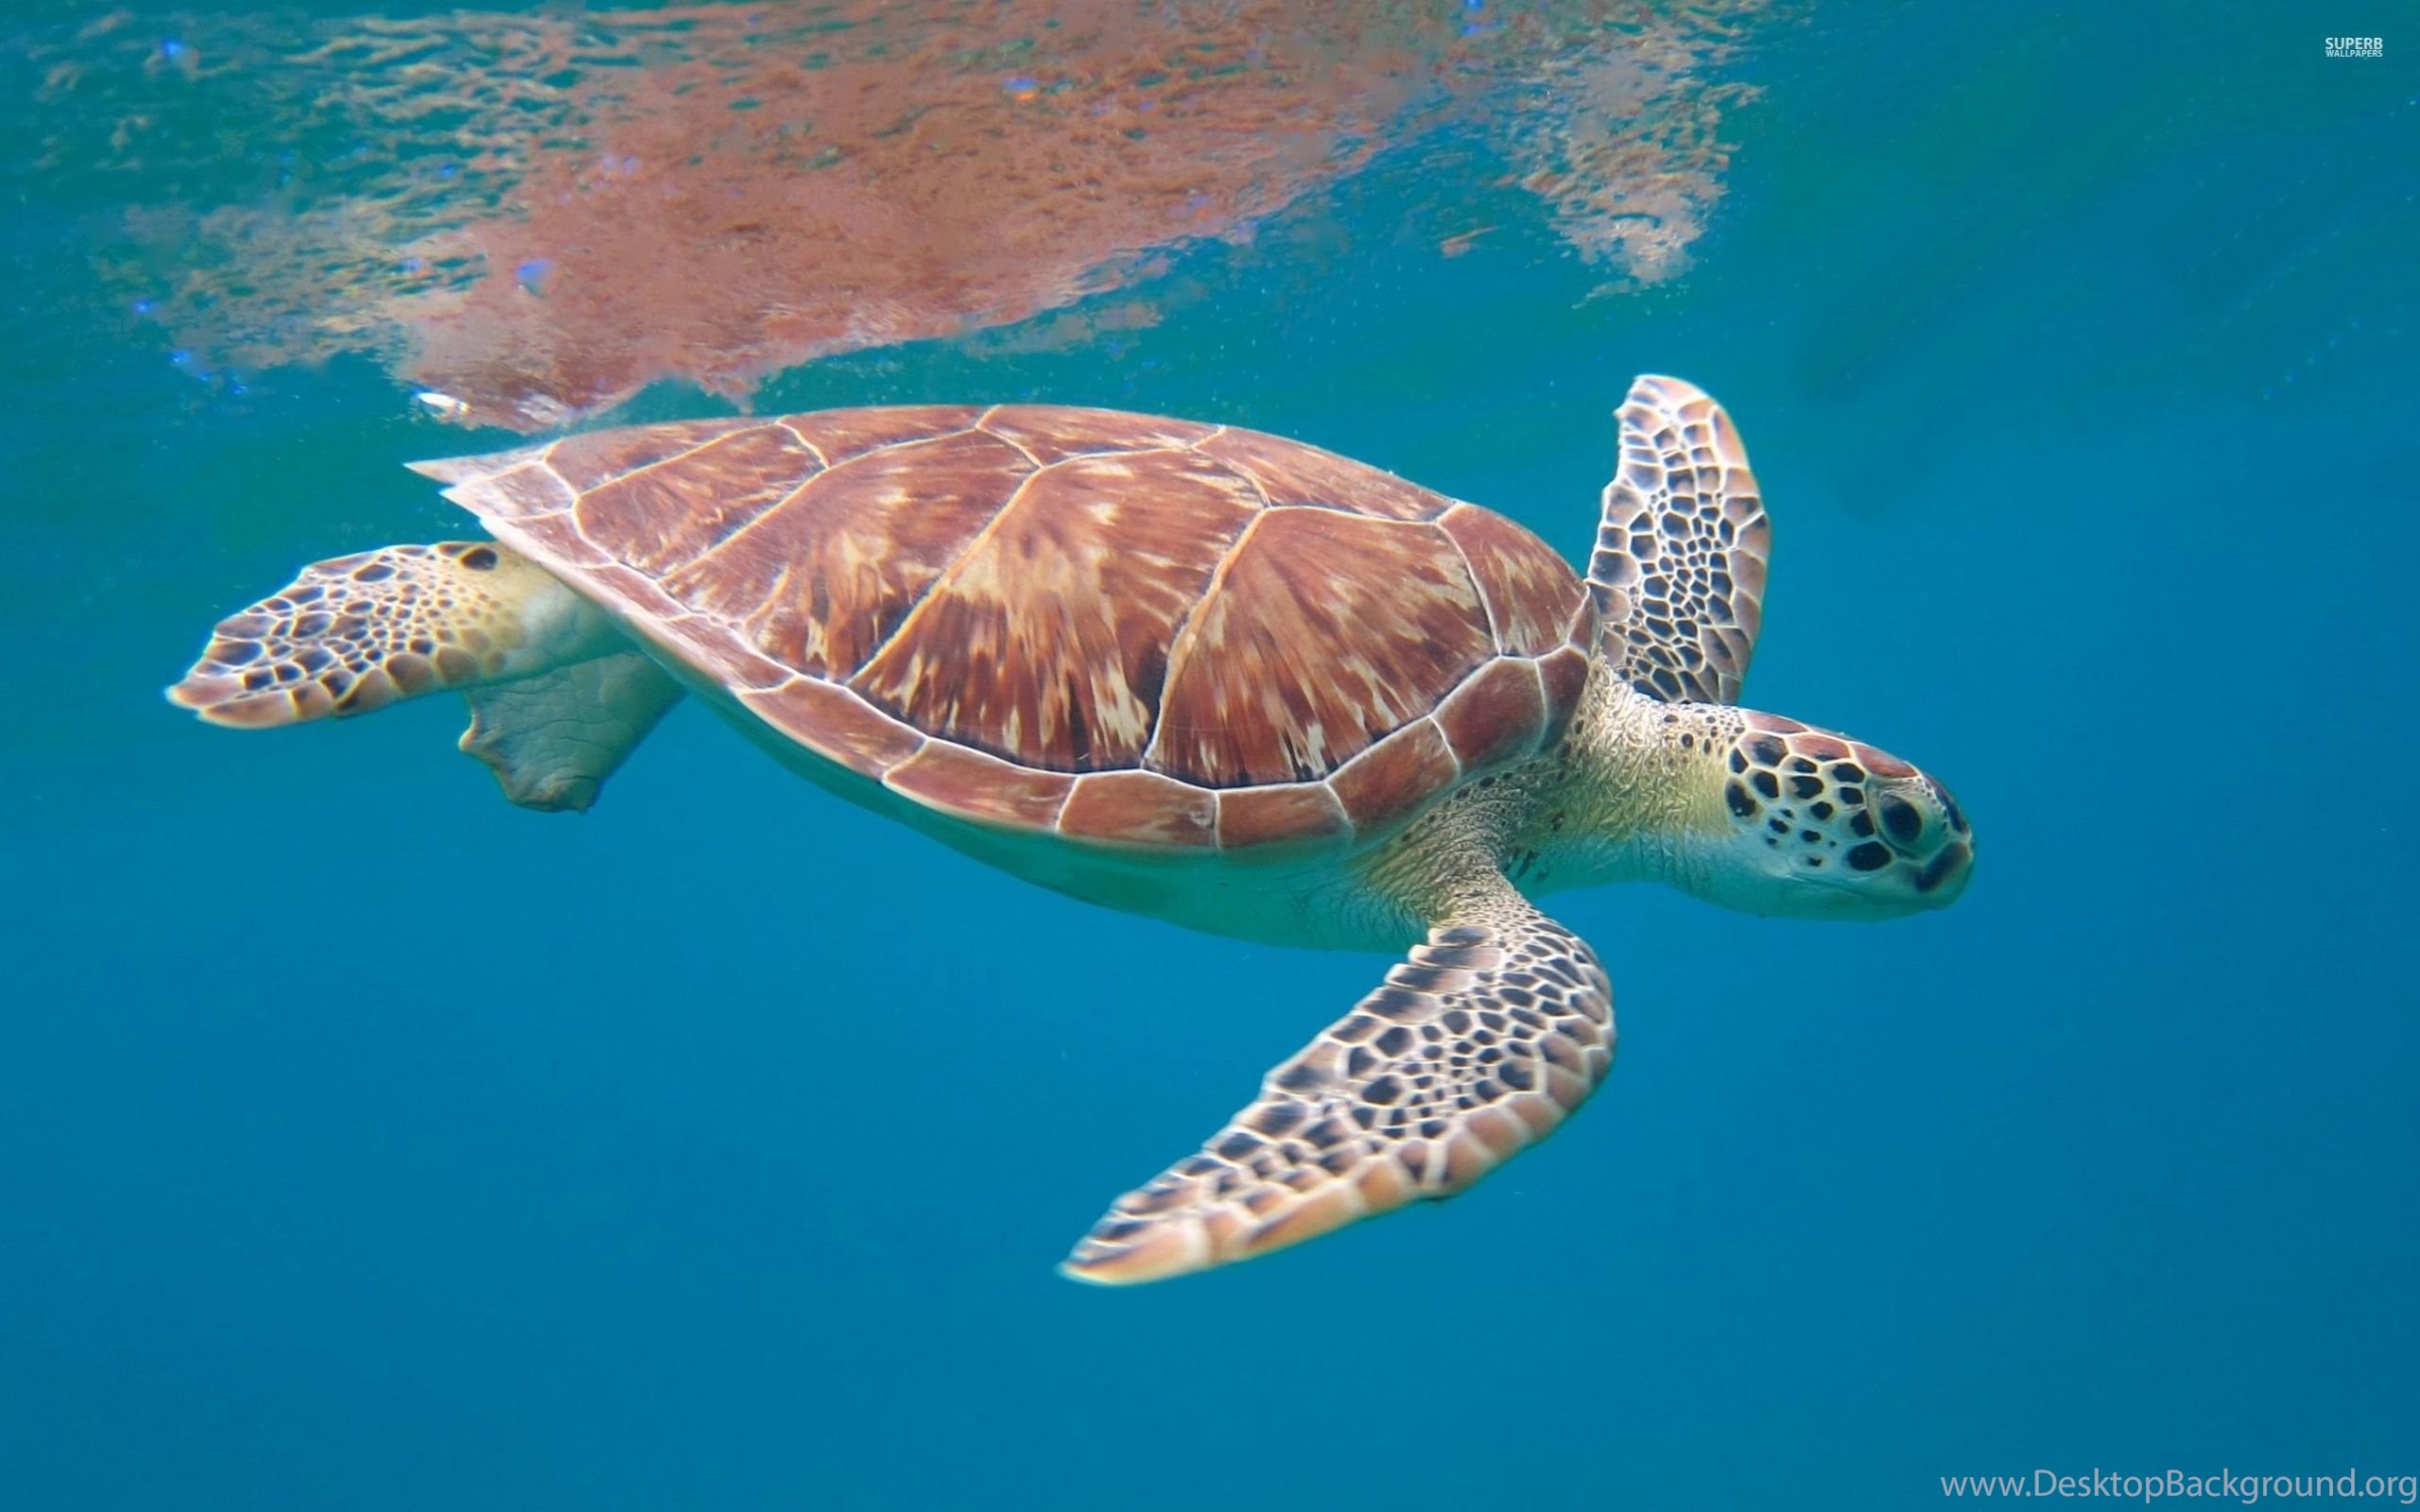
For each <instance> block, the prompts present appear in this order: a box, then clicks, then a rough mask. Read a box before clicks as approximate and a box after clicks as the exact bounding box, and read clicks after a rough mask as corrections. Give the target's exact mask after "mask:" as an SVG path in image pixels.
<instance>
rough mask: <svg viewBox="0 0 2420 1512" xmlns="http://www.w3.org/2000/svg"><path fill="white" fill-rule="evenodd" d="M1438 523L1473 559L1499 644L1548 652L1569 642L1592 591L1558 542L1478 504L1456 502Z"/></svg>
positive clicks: (1526, 652)
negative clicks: (1554, 543)
mask: <svg viewBox="0 0 2420 1512" xmlns="http://www.w3.org/2000/svg"><path fill="white" fill-rule="evenodd" d="M1437 524H1438V527H1439V528H1440V529H1442V530H1443V531H1444V532H1445V534H1447V535H1448V536H1451V537H1452V538H1453V540H1454V544H1456V545H1457V546H1459V547H1461V552H1462V558H1463V559H1464V560H1465V561H1467V562H1469V563H1470V570H1471V576H1472V577H1473V578H1474V579H1475V580H1477V582H1478V589H1479V593H1480V594H1481V595H1482V596H1484V597H1485V599H1486V601H1487V611H1488V616H1489V618H1490V620H1491V622H1492V623H1493V624H1494V625H1495V639H1496V644H1497V646H1498V648H1499V649H1501V650H1503V651H1504V652H1505V653H1506V654H1508V655H1512V656H1543V655H1545V654H1546V653H1547V652H1548V651H1551V650H1553V649H1554V648H1555V647H1556V646H1558V645H1560V644H1563V643H1564V640H1565V639H1566V638H1567V637H1568V636H1569V634H1570V627H1571V620H1572V615H1573V614H1574V612H1575V611H1577V610H1579V609H1580V608H1581V606H1582V604H1583V603H1584V601H1585V600H1586V597H1587V591H1586V589H1585V588H1584V587H1583V586H1582V583H1581V581H1580V575H1579V574H1578V573H1575V572H1573V571H1572V570H1571V564H1570V563H1569V562H1566V561H1564V559H1563V558H1561V557H1560V556H1558V555H1556V554H1555V550H1554V548H1553V547H1551V546H1549V545H1547V543H1546V542H1545V541H1540V540H1539V539H1538V538H1537V537H1535V536H1533V535H1531V534H1530V532H1528V531H1526V530H1524V529H1522V528H1521V527H1520V526H1519V525H1516V524H1513V522H1512V521H1510V520H1507V519H1505V518H1504V517H1503V516H1502V515H1500V514H1495V513H1492V512H1491V511H1489V510H1486V509H1481V508H1478V507H1475V506H1473V505H1467V504H1458V505H1456V506H1455V507H1453V508H1452V509H1451V510H1449V511H1447V512H1446V514H1445V515H1444V516H1443V518H1442V519H1440V520H1439V521H1438V522H1437Z"/></svg>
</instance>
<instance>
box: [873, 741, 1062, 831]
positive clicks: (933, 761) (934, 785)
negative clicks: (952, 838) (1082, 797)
mask: <svg viewBox="0 0 2420 1512" xmlns="http://www.w3.org/2000/svg"><path fill="white" fill-rule="evenodd" d="M882 781H883V785H884V786H885V787H888V788H890V789H891V790H892V791H893V792H897V793H905V794H906V795H908V797H909V798H912V799H916V800H917V801H919V802H921V803H925V804H927V805H929V806H930V807H933V808H937V809H940V810H941V811H942V812H943V813H945V814H955V815H957V816H959V817H961V818H969V819H976V820H978V821H981V822H984V823H988V824H1005V825H1013V826H1016V827H1018V828H1020V829H1029V830H1042V829H1047V828H1049V826H1050V824H1051V823H1052V821H1054V820H1055V819H1057V818H1058V817H1059V811H1060V809H1062V808H1063V807H1064V806H1065V804H1066V802H1067V794H1068V792H1069V790H1070V789H1072V788H1073V787H1074V786H1075V785H1076V779H1074V778H1073V777H1070V776H1068V775H1067V774H1066V773H1064V772H1037V771H1035V770H1034V769H1033V768H1032V767H1030V766H1019V765H1015V764H1014V763H1011V762H1004V761H1002V760H1000V759H999V758H998V757H996V756H987V755H985V754H983V752H981V751H979V750H969V749H967V748H966V747H963V746H953V745H951V744H950V743H949V742H947V741H942V740H928V741H926V742H925V744H924V746H923V747H921V748H920V749H918V750H917V752H916V753H915V754H914V755H912V756H910V757H908V759H907V760H906V761H904V762H901V763H900V764H899V765H896V766H894V767H892V768H890V771H889V772H887V773H885V774H884V776H883V780H882Z"/></svg>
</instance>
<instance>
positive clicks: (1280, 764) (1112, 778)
mask: <svg viewBox="0 0 2420 1512" xmlns="http://www.w3.org/2000/svg"><path fill="white" fill-rule="evenodd" d="M416 467H417V470H418V471H419V472H423V473H426V474H427V475H429V476H431V477H434V478H437V479H439V480H441V481H442V482H444V483H446V484H448V485H450V487H449V488H448V489H447V490H446V493H447V497H449V498H451V499H453V500H454V501H456V502H457V503H458V504H460V505H462V506H463V507H466V508H468V509H470V510H471V511H472V512H473V513H474V514H476V515H477V516H479V518H480V519H481V520H482V521H483V522H484V523H485V524H487V525H488V527H489V528H490V529H491V530H492V531H493V533H494V534H495V536H496V537H497V539H498V540H500V541H504V542H505V543H506V544H507V545H509V546H511V547H513V548H515V549H516V550H519V551H521V552H523V553H524V554H526V555H527V556H528V557H529V558H532V559H533V560H535V561H536V562H537V563H538V564H539V565H541V566H543V567H544V568H545V569H546V570H547V571H548V572H550V573H552V574H554V575H555V576H557V577H559V578H561V579H562V580H563V581H564V582H566V583H568V584H570V585H571V586H572V587H573V588H575V589H577V590H579V592H581V593H586V594H588V595H589V596H591V597H592V598H594V599H596V601H597V602H599V603H600V604H602V605H604V606H605V607H606V608H607V609H608V610H612V611H613V612H614V613H615V614H616V615H617V616H618V617H619V618H620V619H621V620H622V621H623V622H624V623H625V624H627V625H629V626H630V627H631V628H632V629H633V630H634V631H635V632H637V633H638V634H640V635H642V636H644V637H645V638H647V639H648V640H649V641H651V642H652V643H653V644H655V645H656V646H657V647H658V648H659V649H660V650H662V651H664V652H665V653H666V654H668V655H669V656H671V657H673V658H675V659H677V660H679V661H681V662H683V663H685V664H686V665H687V666H689V667H690V668H691V669H692V670H693V671H695V672H696V673H697V674H698V675H699V676H700V677H701V678H703V679H706V680H707V681H709V682H714V683H719V684H720V685H722V686H723V687H725V688H727V689H728V690H730V692H731V693H732V695H733V696H735V698H736V699H737V700H738V702H739V703H740V704H741V705H742V706H744V707H745V708H746V709H747V710H749V711H750V712H752V713H754V714H755V715H756V716H758V717H759V718H761V719H763V720H764V721H765V722H766V723H767V724H768V725H769V726H771V727H772V728H773V729H774V730H778V731H780V732H781V733H782V734H784V735H786V736H787V737H788V738H790V739H792V740H794V741H796V742H798V743H799V744H800V745H802V746H804V747H807V748H808V749H810V750H812V751H814V752H816V753H817V754H819V755H821V756H822V757H824V758H826V759H828V760H830V761H833V762H835V763H838V765H841V766H844V767H846V768H848V769H850V770H852V771H855V772H856V773H858V774H860V775H862V776H864V777H866V778H868V779H871V780H873V781H874V782H880V783H882V784H883V785H885V786H886V787H888V788H890V789H891V790H892V791H894V792H897V793H899V794H901V795H903V796H905V797H907V798H909V799H914V800H916V801H918V802H921V803H923V804H925V805H927V806H928V807H930V808H933V809H935V810H938V811H940V812H942V813H944V814H947V815H951V816H956V817H959V818H963V819H968V820H972V821H974V822H977V823H981V824H988V825H993V826H1000V827H1008V828H1015V829H1024V830H1032V831H1041V832H1051V833H1058V834H1061V835H1063V836H1065V837H1067V838H1069V839H1073V840H1080V841H1090V842H1097V843H1102V844H1113V845H1132V846H1145V847H1155V848H1175V849H1201V848H1223V849H1231V850H1232V849H1238V848H1243V847H1249V846H1255V845H1264V844H1271V843H1278V842H1287V841H1311V840H1322V839H1326V840H1333V841H1337V842H1349V841H1352V840H1354V839H1356V838H1366V837H1368V836H1370V835H1372V834H1374V833H1382V832H1384V831H1387V830H1389V829H1391V828H1392V827H1394V826H1396V825H1398V824H1400V823H1401V822H1403V821H1404V820H1405V819H1406V818H1408V817H1409V816H1410V815H1412V814H1413V813H1416V812H1417V811H1418V810H1419V809H1420V808H1421V807H1423V806H1424V805H1425V804H1426V802H1428V801H1429V800H1431V799H1434V798H1436V797H1437V796H1438V795H1440V794H1442V793H1443V792H1445V791H1447V790H1449V789H1451V788H1452V787H1453V786H1455V785H1456V784H1457V783H1459V782H1461V781H1463V780H1464V779H1466V778H1468V777H1471V776H1473V775H1476V774H1478V773H1481V772H1484V771H1487V770H1490V769H1494V768H1497V767H1501V766H1504V765H1509V764H1512V763H1513V762H1517V761H1519V760H1522V759H1524V758H1526V757H1529V756H1531V755H1533V754H1535V753H1537V752H1538V751H1540V750H1543V749H1546V748H1547V747H1550V746H1552V745H1553V744H1554V743H1555V742H1556V741H1558V740H1560V739H1561V737H1562V733H1563V730H1564V727H1565V725H1566V724H1567V722H1568V720H1569V718H1570V716H1571V712H1572V710H1573V708H1574V706H1575V705H1576V704H1577V702H1578V700H1579V696H1580V692H1581V688H1582V684H1583V683H1584V682H1585V680H1586V679H1587V674H1588V668H1589V657H1588V654H1587V651H1586V650H1585V649H1584V648H1585V647H1587V646H1588V645H1589V644H1591V640H1592V637H1593V633H1594V619H1593V614H1594V610H1592V609H1591V608H1590V607H1589V601H1588V598H1587V595H1586V594H1585V593H1584V592H1583V591H1582V584H1581V582H1580V580H1579V578H1578V577H1577V576H1576V575H1575V574H1574V573H1573V572H1572V570H1571V568H1570V567H1569V566H1568V565H1567V564H1566V563H1565V562H1564V560H1563V558H1561V557H1559V556H1557V555H1556V554H1555V552H1554V551H1553V550H1552V549H1551V548H1550V547H1548V546H1547V545H1546V543H1545V542H1543V541H1539V540H1538V539H1537V538H1536V537H1535V536H1533V535H1531V534H1530V532H1528V531H1527V530H1524V529H1522V528H1521V527H1520V526H1518V525H1516V524H1513V523H1512V522H1511V521H1509V520H1506V519H1504V518H1503V517H1502V516H1499V515H1496V514H1494V513H1492V512H1490V511H1488V510H1486V509H1482V508H1479V507H1477V506H1475V505H1469V504H1463V503H1459V502H1457V501H1455V500H1452V499H1449V498H1446V497H1443V495H1440V494H1436V493H1432V492H1430V491H1429V490H1426V489H1422V488H1419V487H1416V486H1414V485H1412V484H1410V483H1407V482H1405V481H1404V480H1402V479H1400V478H1397V477H1395V476H1393V475H1392V474H1390V473H1386V472H1380V471H1378V470H1376V469H1374V468H1371V467H1367V466H1364V465H1362V464H1360V463H1357V462H1354V461H1351V460H1349V459H1347V458H1344V457H1341V456H1338V455H1334V454H1332V453H1328V452H1323V451H1321V450H1319V449H1317V448H1315V447H1310V446H1306V445H1304V444H1302V443H1300V442H1295V441H1288V440H1284V439H1281V438H1276V437H1272V436H1267V435H1263V434H1260V433H1258V432H1253V431H1246V430H1240V429H1236V428H1233V427H1227V426H1217V425H1204V424H1195V423H1191V422H1187V421H1169V420H1160V419H1154V418H1150V417H1146V416H1139V415H1127V414H1119V413H1115V412H1112V411H1104V410H1088V409H1075V408H1066V407H1060V406H1050V405H999V406H994V407H993V408H989V409H982V408H975V407H959V406H940V405H933V406H893V407H886V408H876V409H856V410H826V411H821V412H818V413H813V414H804V415H791V416H785V417H781V418H777V419H770V420H720V421H686V422H677V423H671V424H660V425H648V426H639V427H633V428H629V429H624V430H615V431H600V432H595V433H591V434H588V435H583V436H575V437H571V438H566V439H563V440H559V441H555V442H551V443H548V444H546V445H543V446H535V447H528V448H524V449H521V450H518V451H513V452H507V453H501V454H497V455H490V456H483V457H465V458H458V459H453V460H447V461H438V462H426V463H420V464H416Z"/></svg>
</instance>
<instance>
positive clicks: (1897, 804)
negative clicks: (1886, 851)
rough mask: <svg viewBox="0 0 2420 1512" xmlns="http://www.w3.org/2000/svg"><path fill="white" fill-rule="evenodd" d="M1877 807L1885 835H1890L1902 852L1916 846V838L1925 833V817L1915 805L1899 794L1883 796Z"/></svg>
mask: <svg viewBox="0 0 2420 1512" xmlns="http://www.w3.org/2000/svg"><path fill="white" fill-rule="evenodd" d="M1876 807H1877V808H1878V809H1879V811H1880V814H1881V818H1882V829H1883V833H1886V834H1888V835H1890V836H1891V839H1892V841H1893V843H1894V844H1896V845H1897V846H1898V847H1899V848H1900V849H1901V850H1905V849H1907V848H1908V847H1909V846H1911V845H1913V844H1915V843H1916V837H1917V836H1918V835H1920V834H1922V833H1925V816H1923V815H1921V814H1919V813H1917V812H1916V806H1915V805H1914V804H1913V803H1910V802H1909V801H1908V800H1907V799H1903V798H1901V797H1899V796H1898V795H1897V794H1895V793H1885V794H1883V795H1882V800H1881V802H1880V803H1879V804H1877V805H1876Z"/></svg>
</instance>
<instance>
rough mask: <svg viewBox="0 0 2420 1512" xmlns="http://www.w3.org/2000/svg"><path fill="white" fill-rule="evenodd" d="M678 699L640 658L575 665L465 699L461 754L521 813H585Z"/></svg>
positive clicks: (669, 682) (624, 655) (635, 654)
mask: <svg viewBox="0 0 2420 1512" xmlns="http://www.w3.org/2000/svg"><path fill="white" fill-rule="evenodd" d="M681 692H682V689H681V684H680V683H679V682H678V681H677V680H675V679H674V678H673V676H672V674H670V673H668V672H666V671H665V670H664V669H663V668H662V667H660V666H657V665H656V664H655V662H654V660H653V659H652V658H650V657H648V655H647V654H646V653H645V652H641V651H623V652H619V653H616V654H615V655H613V656H603V657H598V658H596V660H595V661H592V662H573V663H572V664H571V665H570V666H567V667H557V668H556V669H555V670H553V671H552V672H542V673H540V674H539V675H538V676H536V677H534V678H522V679H518V680H516V681H512V682H499V683H495V684H493V685H492V686H489V687H484V688H475V689H473V690H472V691H471V692H470V693H468V694H466V695H464V698H465V700H466V701H467V702H468V703H469V704H470V706H471V728H470V729H468V730H464V731H462V749H463V750H464V751H466V752H467V753H469V754H470V755H473V756H475V757H477V758H478V759H479V760H481V761H483V762H485V763H487V765H489V767H491V768H492V769H493V771H494V772H495V780H496V782H498V783H500V784H501V785H502V786H503V788H504V796H505V797H506V798H508V799H510V800H512V801H513V802H515V803H518V804H520V805H521V806H522V807H523V808H525V809H538V810H540V811H542V812H544V813H550V814H551V813H562V812H563V811H565V810H569V811H572V812H574V813H582V814H584V813H586V812H587V811H588V807H589V805H590V804H592V803H595V802H596V793H597V789H599V788H601V787H603V786H604V785H605V779H607V778H609V777H611V776H613V775H614V771H615V770H616V769H617V768H619V767H620V766H621V765H622V763H623V761H624V760H625V759H626V758H627V757H629V755H630V754H631V751H633V750H635V749H637V748H638V744H639V742H640V741H642V740H645V739H646V738H647V735H648V730H653V729H654V728H655V723H656V721H657V720H659V719H662V718H663V717H664V716H665V714H666V713H667V712H668V711H669V710H670V709H671V708H672V706H673V705H674V704H676V703H679V702H680V701H681Z"/></svg>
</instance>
